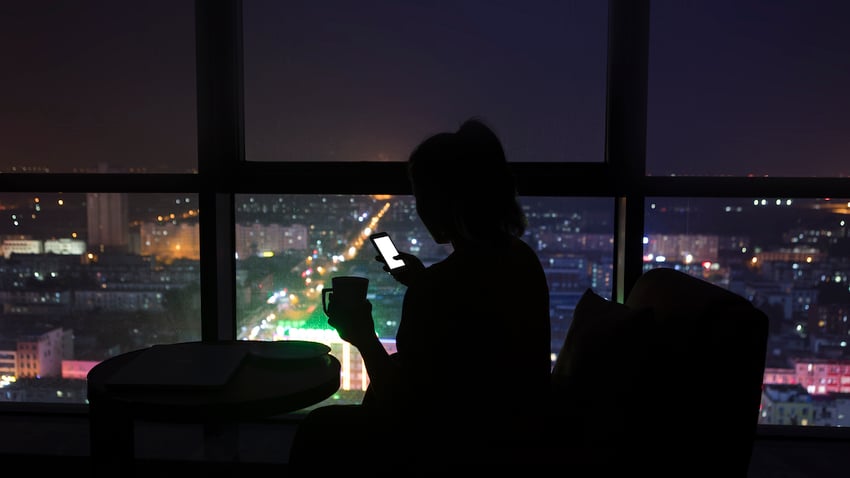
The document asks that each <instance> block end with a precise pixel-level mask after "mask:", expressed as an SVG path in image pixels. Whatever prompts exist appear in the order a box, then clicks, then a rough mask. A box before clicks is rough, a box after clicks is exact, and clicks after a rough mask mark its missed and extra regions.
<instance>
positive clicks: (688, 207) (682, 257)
mask: <svg viewBox="0 0 850 478" xmlns="http://www.w3.org/2000/svg"><path fill="white" fill-rule="evenodd" d="M647 204H648V208H647V216H646V238H645V241H644V242H645V247H644V264H645V268H651V267H655V266H657V265H665V266H667V267H674V268H677V269H681V270H685V271H687V272H688V273H690V274H692V275H695V276H697V277H701V278H703V279H706V280H708V281H709V282H713V283H715V284H718V285H720V286H722V287H724V288H727V289H729V290H731V291H732V292H735V293H737V294H740V295H742V296H744V297H746V298H748V299H750V300H751V301H752V302H753V303H754V304H755V305H756V306H758V307H759V308H761V309H762V310H763V311H764V312H765V313H766V314H767V316H768V318H769V319H770V336H769V339H768V355H767V357H766V370H765V376H764V385H765V392H764V394H763V401H765V400H766V401H767V402H771V401H775V400H778V401H779V402H783V401H784V402H787V403H788V404H790V403H791V402H795V403H797V404H798V405H799V404H808V405H809V408H810V409H812V406H811V405H812V403H813V402H816V403H817V407H816V408H817V410H818V413H816V414H810V415H808V416H802V415H798V416H797V420H796V422H795V421H794V420H792V419H791V418H790V416H784V417H783V416H779V415H778V414H773V413H771V412H769V411H768V407H763V409H762V412H761V416H760V423H763V424H768V425H770V424H775V425H814V426H847V424H848V423H847V418H845V414H844V413H843V412H841V407H842V406H843V405H841V402H842V400H841V399H840V398H839V397H840V395H836V393H838V394H846V393H848V392H850V366H848V363H850V353H848V338H850V321H848V314H850V199H837V198H832V199H794V198H729V199H717V198H672V199H671V198H651V199H649V200H648V201H647ZM783 388H784V390H783ZM782 396H784V397H785V398H784V399H782V398H780V397H782ZM765 397H766V398H765ZM798 405H793V406H798ZM779 406H781V405H779ZM779 406H777V407H773V410H776V409H777V408H779Z"/></svg>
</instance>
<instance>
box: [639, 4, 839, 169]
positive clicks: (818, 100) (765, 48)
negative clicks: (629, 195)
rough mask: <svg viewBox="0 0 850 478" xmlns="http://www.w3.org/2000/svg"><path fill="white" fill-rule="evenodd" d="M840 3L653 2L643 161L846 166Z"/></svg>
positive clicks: (654, 165)
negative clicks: (644, 159)
mask: <svg viewBox="0 0 850 478" xmlns="http://www.w3.org/2000/svg"><path fill="white" fill-rule="evenodd" d="M848 17H850V3H848V2H846V1H844V0H815V1H805V2H803V1H800V2H741V1H737V0H721V1H711V2H681V1H670V0H659V1H653V2H652V11H651V26H650V35H649V36H650V53H649V104H648V123H647V130H648V131H647V172H648V173H649V174H652V175H655V176H666V175H708V176H724V175H733V176H749V175H752V176H811V177H815V176H820V177H839V176H843V177H847V176H850V161H848V160H847V159H848V153H850V144H848V142H847V131H848V130H850V116H848V115H847V111H848V110H850V96H848V95H847V94H846V85H847V84H850V29H848V28H847V22H846V19H847V18H848Z"/></svg>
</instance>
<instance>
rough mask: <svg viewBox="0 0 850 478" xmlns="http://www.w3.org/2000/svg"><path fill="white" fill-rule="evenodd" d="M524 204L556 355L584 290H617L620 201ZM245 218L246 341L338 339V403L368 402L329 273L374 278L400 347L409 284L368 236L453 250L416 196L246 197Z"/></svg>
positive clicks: (435, 257)
mask: <svg viewBox="0 0 850 478" xmlns="http://www.w3.org/2000/svg"><path fill="white" fill-rule="evenodd" d="M521 201H522V204H523V207H524V209H525V211H526V214H527V216H528V220H529V227H528V229H527V231H526V235H525V236H524V239H525V240H526V241H527V242H528V243H529V244H531V245H532V247H534V249H535V250H536V251H537V253H538V255H539V257H540V259H541V261H542V262H543V266H544V269H545V271H546V275H547V277H548V280H549V287H550V310H551V320H552V353H553V357H554V355H555V354H557V353H558V351H559V350H560V348H561V344H562V343H563V340H564V337H565V336H566V332H567V329H568V328H569V324H570V323H571V321H572V311H573V309H574V308H575V305H576V303H577V302H578V300H579V298H580V297H581V295H582V293H584V291H585V290H586V289H587V288H593V289H594V290H596V291H597V292H598V293H599V294H601V295H603V296H606V297H610V296H611V291H612V283H611V280H612V277H611V274H612V271H613V268H612V260H613V213H612V211H613V209H612V207H611V205H612V204H611V201H610V200H604V199H582V198H570V199H562V198H531V197H525V198H521ZM236 223H237V224H236V253H237V262H236V264H237V266H236V274H237V281H236V282H237V335H238V338H240V339H246V340H290V339H296V340H298V339H300V340H314V341H319V342H323V343H325V344H327V345H329V346H330V347H331V350H332V353H333V354H334V355H335V356H337V358H339V359H340V362H341V363H342V365H343V371H342V384H341V389H340V392H339V393H338V394H337V395H335V396H334V397H332V398H331V399H330V400H331V401H339V400H359V398H360V397H362V393H363V391H364V390H365V389H366V386H367V385H368V377H367V376H366V374H365V369H364V368H363V366H362V361H361V359H360V357H359V353H358V352H357V350H356V348H352V347H350V346H349V345H348V344H347V343H345V342H343V341H342V340H341V339H340V338H339V336H338V335H337V334H336V331H335V330H333V329H332V328H330V327H329V326H328V325H327V317H326V316H325V315H324V313H323V311H322V305H321V290H322V288H323V287H325V286H329V284H330V278H331V277H332V276H335V275H357V276H363V277H367V278H369V281H370V282H369V294H368V298H369V300H370V301H371V302H372V304H373V317H374V319H375V327H376V329H377V332H378V335H379V337H381V339H382V341H383V343H384V345H385V347H386V348H387V350H388V351H390V352H393V351H394V347H395V334H396V330H397V328H398V324H399V319H400V317H401V304H402V299H403V297H404V291H405V289H404V286H402V285H400V284H399V283H397V282H396V281H395V280H394V279H393V278H392V277H391V276H390V275H389V274H387V273H385V272H383V269H382V264H380V263H379V262H377V261H376V260H375V256H376V255H377V251H375V249H374V248H373V246H372V244H371V243H370V242H369V234H371V233H372V232H375V231H386V232H388V233H389V234H390V235H391V236H392V237H393V240H394V241H395V243H396V245H397V246H398V248H399V249H400V250H402V251H407V252H410V253H412V254H415V255H417V256H418V257H419V258H420V259H421V260H422V261H423V262H424V263H425V265H429V264H432V263H434V262H437V261H440V260H442V259H443V258H445V257H446V256H447V255H448V254H449V253H451V247H450V246H445V245H439V244H436V243H434V242H433V240H432V239H431V237H430V236H429V235H428V232H427V230H426V229H425V227H424V226H423V225H422V224H421V222H420V221H419V219H418V217H417V215H416V209H415V203H414V200H413V198H412V197H411V196H366V195H364V196H333V195H310V196H293V195H286V196H283V195H238V196H237V198H236ZM520 300H521V299H520ZM448 327H450V325H449V324H447V328H448Z"/></svg>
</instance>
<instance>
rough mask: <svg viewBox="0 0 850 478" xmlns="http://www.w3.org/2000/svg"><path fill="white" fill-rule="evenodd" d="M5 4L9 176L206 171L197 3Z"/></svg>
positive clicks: (0, 117)
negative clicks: (199, 117)
mask: <svg viewBox="0 0 850 478" xmlns="http://www.w3.org/2000/svg"><path fill="white" fill-rule="evenodd" d="M128 7H129V5H128V4H127V3H126V2H114V1H110V0H86V1H74V2H54V1H50V0H33V1H26V2H4V4H3V6H2V7H0V57H2V58H3V60H4V63H3V74H2V75H0V91H2V93H0V105H2V107H0V130H2V131H3V132H4V134H3V139H2V143H0V144H2V151H3V154H2V155H0V172H4V173H10V172H11V173H16V172H18V173H20V172H25V173H34V172H35V173H71V172H74V173H105V172H133V173H182V172H193V171H195V170H196V169H197V137H196V131H197V125H196V101H195V96H196V95H195V38H194V31H195V28H194V22H195V17H194V2H193V1H191V0H177V1H173V0H152V1H146V2H138V3H133V4H132V8H128Z"/></svg>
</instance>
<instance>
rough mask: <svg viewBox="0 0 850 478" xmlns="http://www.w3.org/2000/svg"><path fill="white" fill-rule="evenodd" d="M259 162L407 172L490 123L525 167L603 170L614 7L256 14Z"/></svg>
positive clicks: (373, 7)
mask: <svg viewBox="0 0 850 478" xmlns="http://www.w3.org/2000/svg"><path fill="white" fill-rule="evenodd" d="M243 6H244V15H243V16H244V25H245V26H244V45H245V62H244V71H245V143H246V146H245V149H246V159H248V160H249V161H403V160H406V159H407V155H408V154H409V152H410V151H409V146H410V145H411V144H417V143H418V142H419V141H420V140H422V139H424V138H425V137H426V136H429V135H431V134H433V133H436V132H437V131H442V130H446V129H451V128H452V126H453V125H456V126H460V123H461V122H462V121H463V120H465V119H467V118H468V117H471V116H481V117H483V118H484V119H486V120H487V121H488V122H489V123H491V124H492V125H493V126H495V127H496V129H497V132H498V133H499V134H500V136H502V137H503V139H504V142H505V148H506V151H507V155H508V158H509V159H510V160H511V161H602V160H603V140H604V133H605V74H606V47H607V38H606V37H607V2H605V1H597V0H583V1H570V2H530V3H529V2H493V1H488V0H472V1H463V2H398V1H392V0H371V1H367V2H349V1H330V2H313V1H309V0H306V1H305V0H297V1H286V2H279V1H275V0H252V1H250V2H244V3H243Z"/></svg>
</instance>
